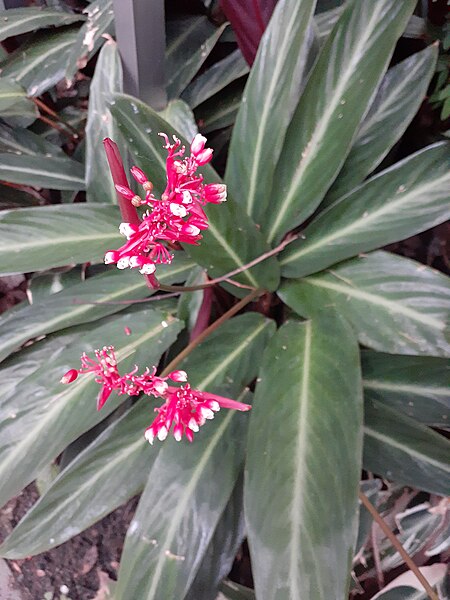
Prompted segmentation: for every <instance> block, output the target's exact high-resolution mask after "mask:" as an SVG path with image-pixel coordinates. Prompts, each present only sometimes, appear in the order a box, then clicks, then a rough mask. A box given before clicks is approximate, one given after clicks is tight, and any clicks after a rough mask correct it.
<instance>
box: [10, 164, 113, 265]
mask: <svg viewBox="0 0 450 600" xmlns="http://www.w3.org/2000/svg"><path fill="white" fill-rule="evenodd" d="M8 156H9V155H8ZM54 160H56V159H54ZM118 223H120V216H119V209H118V208H116V207H113V206H110V205H101V204H99V205H97V206H94V205H92V204H91V205H85V204H75V205H60V206H40V207H38V208H24V209H20V210H11V211H5V212H3V213H2V214H1V215H0V272H1V273H25V272H28V271H38V270H42V269H49V268H52V267H60V266H63V265H68V264H76V263H81V262H86V261H93V262H95V261H96V262H101V261H102V259H103V256H104V254H105V252H106V251H107V250H109V249H110V248H111V247H113V248H114V247H115V246H118V245H120V244H121V242H122V240H123V237H122V236H120V235H119V233H118V228H117V224H118Z"/></svg>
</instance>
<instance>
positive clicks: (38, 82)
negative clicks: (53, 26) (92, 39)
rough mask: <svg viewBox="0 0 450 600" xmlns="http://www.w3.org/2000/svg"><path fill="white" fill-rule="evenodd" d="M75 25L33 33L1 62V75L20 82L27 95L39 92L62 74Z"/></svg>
mask: <svg viewBox="0 0 450 600" xmlns="http://www.w3.org/2000/svg"><path fill="white" fill-rule="evenodd" d="M77 31H78V29H77V28H75V29H74V28H73V27H71V28H68V29H67V28H65V29H63V30H58V31H55V32H45V33H43V34H37V35H36V36H34V37H33V38H32V39H31V40H30V41H28V42H26V43H25V44H24V45H23V46H21V47H20V48H19V49H18V50H16V52H14V54H11V56H9V57H8V58H7V59H6V60H5V61H3V63H2V65H1V69H2V76H7V77H10V78H11V79H14V80H15V81H17V83H20V84H21V85H22V86H23V87H24V88H25V89H26V90H27V92H28V95H29V96H40V95H41V94H42V93H43V92H46V91H47V90H48V89H50V88H51V87H52V86H54V85H55V84H56V83H58V81H60V80H61V79H62V78H63V77H64V73H65V68H66V64H67V59H68V56H69V53H70V50H71V47H72V45H73V44H74V42H75V39H76V36H77Z"/></svg>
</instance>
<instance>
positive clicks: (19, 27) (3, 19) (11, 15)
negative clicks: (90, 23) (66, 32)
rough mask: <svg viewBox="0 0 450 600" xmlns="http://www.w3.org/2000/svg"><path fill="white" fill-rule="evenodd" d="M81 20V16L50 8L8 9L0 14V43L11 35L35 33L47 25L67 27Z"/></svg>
mask: <svg viewBox="0 0 450 600" xmlns="http://www.w3.org/2000/svg"><path fill="white" fill-rule="evenodd" d="M81 19H83V16H82V15H79V14H78V15H77V14H74V13H68V12H62V11H60V10H54V9H51V8H40V7H37V6H30V7H28V8H10V9H8V10H5V11H1V12H0V41H2V40H5V39H6V38H9V37H11V36H13V35H20V34H21V33H28V32H29V31H36V29H39V28H40V27H48V26H49V25H68V24H69V23H73V22H74V21H80V20H81Z"/></svg>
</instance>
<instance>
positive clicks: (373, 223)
mask: <svg viewBox="0 0 450 600" xmlns="http://www.w3.org/2000/svg"><path fill="white" fill-rule="evenodd" d="M449 149H450V144H448V143H446V142H444V143H438V144H434V145H433V146H428V148H425V149H424V150H421V151H419V152H417V153H416V154H413V155H412V156H409V157H408V158H406V159H404V160H402V161H401V162H399V163H397V164H395V165H394V166H392V167H390V168H389V169H387V170H386V171H383V172H381V173H379V174H378V175H375V177H373V178H372V179H369V180H368V181H367V182H366V183H363V184H362V185H361V186H360V187H358V188H356V189H355V190H354V191H353V192H350V193H349V194H348V195H347V196H344V197H343V198H341V199H340V200H339V201H338V202H336V203H335V204H333V205H332V206H330V207H329V208H328V209H327V210H325V211H324V212H322V213H320V214H319V216H318V217H317V218H316V219H314V220H313V222H312V223H311V224H310V225H308V227H306V229H304V230H303V231H302V235H301V237H300V238H299V239H298V240H296V241H295V242H293V243H292V244H290V245H289V246H288V248H286V250H285V251H284V252H283V254H282V256H281V259H280V260H281V265H282V273H283V275H285V276H286V277H304V276H305V275H310V274H311V273H317V272H318V271H320V270H322V269H324V268H325V267H329V266H330V265H333V264H335V263H337V262H340V261H342V260H344V259H346V258H350V257H352V256H355V255H356V254H358V253H360V252H367V251H369V250H374V249H375V248H379V247H380V246H386V245H387V244H390V243H392V242H395V241H397V240H401V239H404V238H407V237H410V236H412V235H414V234H416V233H420V232H421V231H425V230H426V229H430V228H431V227H434V226H435V225H438V224H439V223H443V222H444V221H446V220H447V219H448V218H450V203H449V200H450V152H449Z"/></svg>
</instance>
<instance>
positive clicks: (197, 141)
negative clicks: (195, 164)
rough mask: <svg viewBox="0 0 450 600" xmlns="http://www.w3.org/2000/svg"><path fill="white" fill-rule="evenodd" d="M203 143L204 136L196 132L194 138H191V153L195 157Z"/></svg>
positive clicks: (200, 150) (204, 142)
mask: <svg viewBox="0 0 450 600" xmlns="http://www.w3.org/2000/svg"><path fill="white" fill-rule="evenodd" d="M205 144H206V138H205V137H204V136H203V135H201V134H200V133H197V135H196V136H195V138H194V139H193V140H192V144H191V153H192V154H193V155H194V156H195V157H196V156H197V155H198V154H199V153H200V152H202V150H203V148H204V147H205Z"/></svg>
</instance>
